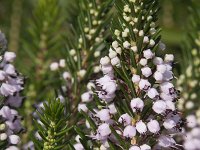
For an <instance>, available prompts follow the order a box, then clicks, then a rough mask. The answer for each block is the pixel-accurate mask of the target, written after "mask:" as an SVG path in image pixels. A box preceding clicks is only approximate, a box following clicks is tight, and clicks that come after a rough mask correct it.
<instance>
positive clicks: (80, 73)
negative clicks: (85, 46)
mask: <svg viewBox="0 0 200 150" xmlns="http://www.w3.org/2000/svg"><path fill="white" fill-rule="evenodd" d="M77 74H78V76H79V77H80V78H83V77H84V76H85V74H86V70H85V69H81V70H79V72H78V73H77Z"/></svg>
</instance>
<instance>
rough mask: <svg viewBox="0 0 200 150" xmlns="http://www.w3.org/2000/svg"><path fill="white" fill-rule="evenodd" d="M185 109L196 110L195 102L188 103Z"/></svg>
mask: <svg viewBox="0 0 200 150" xmlns="http://www.w3.org/2000/svg"><path fill="white" fill-rule="evenodd" d="M185 108H186V109H192V108H194V102H193V101H188V102H186V104H185Z"/></svg>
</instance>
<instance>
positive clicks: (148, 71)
mask: <svg viewBox="0 0 200 150" xmlns="http://www.w3.org/2000/svg"><path fill="white" fill-rule="evenodd" d="M141 71H142V74H143V75H144V76H145V77H149V76H150V75H152V71H151V68H149V67H143V68H142V69H141Z"/></svg>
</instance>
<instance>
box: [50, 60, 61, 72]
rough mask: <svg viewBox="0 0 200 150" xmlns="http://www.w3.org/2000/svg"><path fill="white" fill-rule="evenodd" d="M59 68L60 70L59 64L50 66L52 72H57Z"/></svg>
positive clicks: (55, 63) (54, 63)
mask: <svg viewBox="0 0 200 150" xmlns="http://www.w3.org/2000/svg"><path fill="white" fill-rule="evenodd" d="M58 68H59V65H58V63H57V62H53V63H51V65H50V70H51V71H56V70H58Z"/></svg>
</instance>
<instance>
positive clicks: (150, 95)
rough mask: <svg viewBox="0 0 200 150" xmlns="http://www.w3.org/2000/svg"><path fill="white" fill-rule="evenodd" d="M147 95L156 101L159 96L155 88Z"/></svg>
mask: <svg viewBox="0 0 200 150" xmlns="http://www.w3.org/2000/svg"><path fill="white" fill-rule="evenodd" d="M147 95H148V96H149V98H151V99H154V98H155V97H156V96H158V95H159V93H158V91H157V90H156V89H155V88H150V89H149V91H148V92H147Z"/></svg>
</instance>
